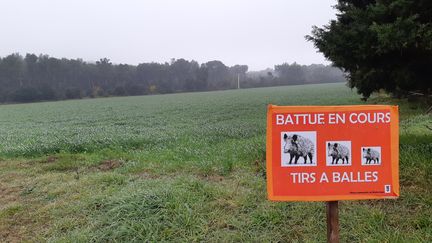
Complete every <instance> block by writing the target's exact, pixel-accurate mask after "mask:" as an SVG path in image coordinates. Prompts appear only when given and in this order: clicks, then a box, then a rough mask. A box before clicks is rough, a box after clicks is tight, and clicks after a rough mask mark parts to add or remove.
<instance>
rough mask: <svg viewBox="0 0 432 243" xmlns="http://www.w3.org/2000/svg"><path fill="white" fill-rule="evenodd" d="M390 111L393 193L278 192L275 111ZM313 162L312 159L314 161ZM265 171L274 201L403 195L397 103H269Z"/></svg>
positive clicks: (268, 189)
mask: <svg viewBox="0 0 432 243" xmlns="http://www.w3.org/2000/svg"><path fill="white" fill-rule="evenodd" d="M365 110H367V111H382V110H389V111H390V118H391V120H390V124H389V126H390V136H391V139H390V150H391V152H390V153H391V159H390V160H391V161H390V163H391V178H392V192H393V194H391V195H387V196H383V195H377V194H373V193H364V194H361V193H358V194H357V193H354V194H343V195H313V196H289V195H275V193H274V185H273V184H274V181H273V179H274V178H273V172H274V169H275V168H273V159H274V155H273V136H272V134H273V122H274V121H273V120H274V118H273V113H275V112H278V113H290V112H291V113H296V112H297V113H303V114H304V113H307V112H360V111H365ZM311 162H312V161H311ZM266 173H267V193H268V199H269V200H271V201H338V200H365V199H387V198H391V199H395V198H398V197H399V196H400V185H399V113H398V106H390V105H349V106H276V105H271V104H270V105H268V109H267V134H266Z"/></svg>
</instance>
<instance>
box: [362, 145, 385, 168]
mask: <svg viewBox="0 0 432 243" xmlns="http://www.w3.org/2000/svg"><path fill="white" fill-rule="evenodd" d="M361 155H362V160H361V161H362V165H381V147H362V148H361Z"/></svg>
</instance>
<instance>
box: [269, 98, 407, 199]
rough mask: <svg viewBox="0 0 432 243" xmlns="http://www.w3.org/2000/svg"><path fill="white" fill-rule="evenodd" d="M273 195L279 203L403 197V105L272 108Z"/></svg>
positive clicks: (270, 118) (270, 196) (270, 165)
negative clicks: (400, 171)
mask: <svg viewBox="0 0 432 243" xmlns="http://www.w3.org/2000/svg"><path fill="white" fill-rule="evenodd" d="M267 191H268V197H269V199H270V200H275V201H334V200H355V199H379V198H397V197H398V196H399V121H398V107H397V106H387V105H359V106H274V105H269V107H268V112H267Z"/></svg>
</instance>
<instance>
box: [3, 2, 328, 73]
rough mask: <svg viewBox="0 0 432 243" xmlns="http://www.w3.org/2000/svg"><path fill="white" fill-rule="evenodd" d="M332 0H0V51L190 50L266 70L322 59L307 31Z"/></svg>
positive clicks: (88, 56)
mask: <svg viewBox="0 0 432 243" xmlns="http://www.w3.org/2000/svg"><path fill="white" fill-rule="evenodd" d="M335 3H336V1H335V0H280V1H279V0H261V1H255V0H141V1H138V0H137V1H132V0H69V1H65V0H50V1H48V0H43V1H38V0H27V1H24V0H10V1H6V0H0V33H1V34H0V56H2V57H4V56H6V55H8V54H11V53H13V52H19V53H21V54H25V53H35V54H40V53H43V54H48V55H50V56H54V57H59V58H60V57H67V58H83V59H84V60H85V61H96V60H98V59H99V58H102V57H107V58H109V59H111V61H112V62H113V63H128V64H138V63H141V62H151V61H155V62H166V61H169V60H170V59H171V58H185V59H188V60H191V59H193V60H196V61H198V62H200V63H202V62H206V61H211V60H221V61H222V62H224V63H225V64H226V65H229V66H231V65H234V64H247V65H249V70H261V69H265V68H267V67H273V66H274V65H275V64H280V63H283V62H288V63H292V62H294V61H296V62H298V63H301V64H311V63H325V64H328V62H327V61H325V59H324V57H323V56H322V54H320V53H317V52H316V49H314V47H313V45H312V43H310V42H306V41H305V39H304V36H305V35H307V34H310V31H311V27H312V25H318V26H322V25H324V24H327V23H328V22H329V20H330V19H334V18H335V10H334V9H333V8H332V7H331V6H332V5H334V4H335Z"/></svg>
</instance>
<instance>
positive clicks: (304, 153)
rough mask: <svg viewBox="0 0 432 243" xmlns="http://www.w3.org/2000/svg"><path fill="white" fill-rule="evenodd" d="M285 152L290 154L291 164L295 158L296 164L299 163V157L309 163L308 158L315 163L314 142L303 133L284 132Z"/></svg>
mask: <svg viewBox="0 0 432 243" xmlns="http://www.w3.org/2000/svg"><path fill="white" fill-rule="evenodd" d="M284 142H285V145H284V153H289V154H290V160H289V164H291V163H292V162H293V160H294V164H297V162H298V159H299V158H300V157H302V158H303V159H304V163H305V164H307V158H309V161H310V163H311V164H313V154H314V149H315V148H314V143H313V142H312V141H311V140H310V139H308V138H305V137H303V136H301V135H297V134H293V135H287V134H286V133H285V134H284Z"/></svg>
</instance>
